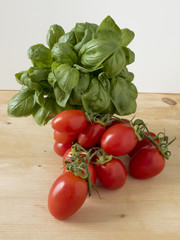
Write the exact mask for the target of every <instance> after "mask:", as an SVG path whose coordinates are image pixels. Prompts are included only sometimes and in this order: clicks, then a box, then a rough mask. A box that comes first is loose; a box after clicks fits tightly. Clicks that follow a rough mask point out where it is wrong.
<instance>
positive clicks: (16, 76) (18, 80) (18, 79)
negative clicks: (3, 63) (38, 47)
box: [15, 71, 26, 85]
mask: <svg viewBox="0 0 180 240" xmlns="http://www.w3.org/2000/svg"><path fill="white" fill-rule="evenodd" d="M24 72H26V71H22V72H19V73H16V74H15V78H16V81H17V82H18V83H19V84H21V85H22V84H23V83H22V82H21V76H22V74H23V73H24Z"/></svg>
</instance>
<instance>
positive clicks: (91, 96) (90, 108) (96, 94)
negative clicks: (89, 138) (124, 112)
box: [82, 78, 111, 113]
mask: <svg viewBox="0 0 180 240" xmlns="http://www.w3.org/2000/svg"><path fill="white" fill-rule="evenodd" d="M110 102H111V100H110V95H109V93H108V92H107V91H106V90H105V89H104V88H103V86H102V84H101V83H100V81H99V80H98V79H97V78H93V79H91V83H90V86H89V88H88V89H87V91H85V92H84V93H83V94H82V103H83V107H84V109H85V110H86V111H87V112H89V113H92V112H96V113H102V112H104V111H105V110H106V109H107V108H108V107H109V105H110Z"/></svg>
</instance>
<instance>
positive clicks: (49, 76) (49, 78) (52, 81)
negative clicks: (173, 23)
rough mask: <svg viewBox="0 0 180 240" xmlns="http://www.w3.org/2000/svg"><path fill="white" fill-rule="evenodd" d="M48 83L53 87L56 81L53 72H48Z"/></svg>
mask: <svg viewBox="0 0 180 240" xmlns="http://www.w3.org/2000/svg"><path fill="white" fill-rule="evenodd" d="M48 83H49V84H50V86H51V87H53V88H54V85H55V83H56V78H55V76H54V73H53V72H50V73H49V75H48Z"/></svg>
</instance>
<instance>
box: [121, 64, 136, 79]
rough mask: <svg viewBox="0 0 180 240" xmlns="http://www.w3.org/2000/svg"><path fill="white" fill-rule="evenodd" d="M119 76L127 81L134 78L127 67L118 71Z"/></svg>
mask: <svg viewBox="0 0 180 240" xmlns="http://www.w3.org/2000/svg"><path fill="white" fill-rule="evenodd" d="M120 77H122V78H124V79H125V80H126V81H127V82H132V81H133V79H134V74H133V73H132V72H129V71H128V69H127V68H126V67H125V68H123V70H122V71H121V73H120Z"/></svg>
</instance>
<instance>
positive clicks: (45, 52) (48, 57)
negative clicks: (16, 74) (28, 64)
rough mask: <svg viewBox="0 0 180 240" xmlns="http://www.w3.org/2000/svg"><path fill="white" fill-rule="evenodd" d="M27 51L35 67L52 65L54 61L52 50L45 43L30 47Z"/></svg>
mask: <svg viewBox="0 0 180 240" xmlns="http://www.w3.org/2000/svg"><path fill="white" fill-rule="evenodd" d="M27 53H28V57H29V59H31V61H32V63H33V65H34V67H50V66H51V64H52V62H53V56H52V53H51V50H50V49H49V48H46V47H45V46H44V45H43V44H37V45H34V46H32V47H30V48H29V49H28V52H27Z"/></svg>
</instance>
